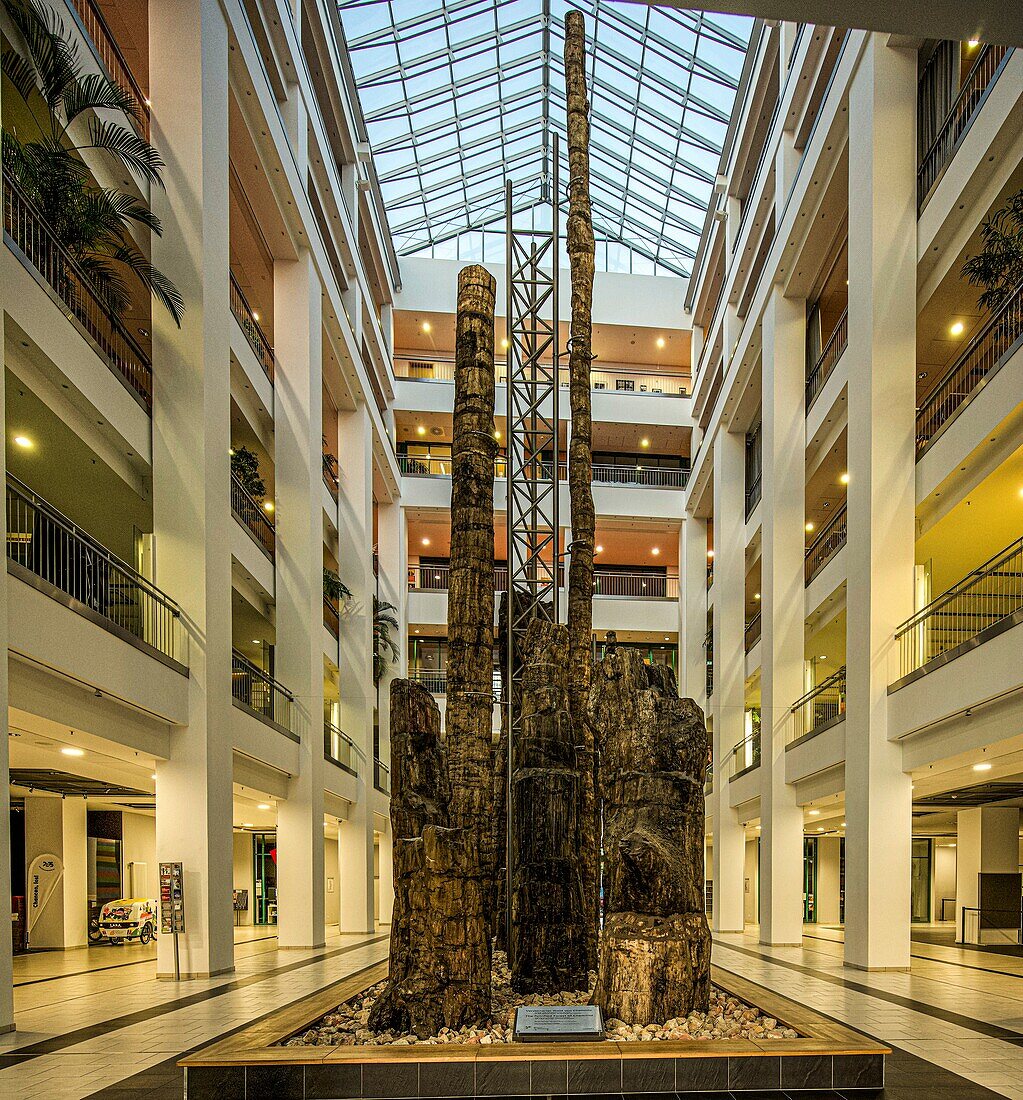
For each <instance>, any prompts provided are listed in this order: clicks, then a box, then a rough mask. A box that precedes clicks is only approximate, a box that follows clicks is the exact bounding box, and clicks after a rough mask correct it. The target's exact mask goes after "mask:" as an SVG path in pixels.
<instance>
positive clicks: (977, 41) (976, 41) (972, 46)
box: [966, 38, 980, 50]
mask: <svg viewBox="0 0 1023 1100" xmlns="http://www.w3.org/2000/svg"><path fill="white" fill-rule="evenodd" d="M966 45H967V46H969V47H970V49H971V50H975V49H976V48H977V47H978V46H979V45H980V39H979V38H971V39H970V40H969V42H967V43H966Z"/></svg>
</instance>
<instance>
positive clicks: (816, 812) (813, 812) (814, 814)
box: [807, 810, 821, 817]
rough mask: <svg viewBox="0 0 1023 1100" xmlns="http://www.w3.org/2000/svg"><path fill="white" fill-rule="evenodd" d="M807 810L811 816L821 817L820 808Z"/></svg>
mask: <svg viewBox="0 0 1023 1100" xmlns="http://www.w3.org/2000/svg"><path fill="white" fill-rule="evenodd" d="M807 812H808V813H809V815H810V816H811V817H820V816H821V812H820V810H808V811H807Z"/></svg>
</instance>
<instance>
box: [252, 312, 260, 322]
mask: <svg viewBox="0 0 1023 1100" xmlns="http://www.w3.org/2000/svg"><path fill="white" fill-rule="evenodd" d="M252 319H253V321H258V320H259V311H258V310H255V309H254V310H253V311H252Z"/></svg>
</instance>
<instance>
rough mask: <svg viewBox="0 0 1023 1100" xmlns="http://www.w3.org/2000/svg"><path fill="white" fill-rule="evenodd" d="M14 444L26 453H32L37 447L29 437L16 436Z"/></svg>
mask: <svg viewBox="0 0 1023 1100" xmlns="http://www.w3.org/2000/svg"><path fill="white" fill-rule="evenodd" d="M14 442H15V444H16V446H18V447H21V449H22V450H24V451H30V450H31V449H32V448H33V447H34V446H35V444H34V443H33V442H32V440H31V439H29V437H28V436H27V435H16V436H15V437H14Z"/></svg>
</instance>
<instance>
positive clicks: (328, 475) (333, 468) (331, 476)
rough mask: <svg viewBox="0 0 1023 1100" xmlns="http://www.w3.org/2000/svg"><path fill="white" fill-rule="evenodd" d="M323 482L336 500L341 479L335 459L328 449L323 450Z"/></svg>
mask: <svg viewBox="0 0 1023 1100" xmlns="http://www.w3.org/2000/svg"><path fill="white" fill-rule="evenodd" d="M323 484H324V485H326V486H327V488H328V489H329V490H330V495H331V496H332V497H333V498H334V500H335V501H336V500H337V497H338V492H339V491H340V489H341V480H340V478H339V477H338V465H337V459H336V458H335V457H334V455H332V454H331V453H330V451H324V452H323Z"/></svg>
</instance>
